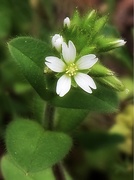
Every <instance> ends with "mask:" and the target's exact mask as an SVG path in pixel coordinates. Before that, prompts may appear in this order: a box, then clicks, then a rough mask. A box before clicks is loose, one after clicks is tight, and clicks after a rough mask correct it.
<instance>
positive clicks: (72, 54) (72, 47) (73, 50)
mask: <svg viewBox="0 0 134 180" xmlns="http://www.w3.org/2000/svg"><path fill="white" fill-rule="evenodd" d="M68 46H69V53H70V62H74V61H75V58H76V48H75V45H74V44H73V42H72V41H69V43H68Z"/></svg>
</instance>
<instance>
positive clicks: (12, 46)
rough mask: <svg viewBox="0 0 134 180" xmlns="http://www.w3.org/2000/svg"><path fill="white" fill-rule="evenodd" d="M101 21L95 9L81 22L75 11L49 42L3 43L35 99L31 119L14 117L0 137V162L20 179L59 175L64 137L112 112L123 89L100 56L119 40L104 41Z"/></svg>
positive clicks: (23, 40)
mask: <svg viewBox="0 0 134 180" xmlns="http://www.w3.org/2000/svg"><path fill="white" fill-rule="evenodd" d="M107 21H108V17H107V16H102V17H99V15H98V14H97V12H96V11H95V10H93V11H91V12H88V13H87V14H86V15H85V16H83V17H81V16H80V15H79V13H78V11H76V12H75V13H74V15H73V17H72V18H69V17H66V18H65V19H64V20H63V23H62V27H61V30H59V31H58V32H56V33H55V34H53V35H52V36H51V37H50V41H49V42H44V41H41V40H38V39H35V38H32V37H17V38H15V39H13V40H11V41H10V42H9V43H8V47H9V51H10V53H11V55H12V57H13V59H14V60H15V62H16V63H17V64H18V65H19V67H20V70H21V72H22V73H23V75H24V76H25V78H26V79H27V81H28V83H29V84H30V85H31V86H32V87H33V89H34V90H35V92H36V93H37V94H38V95H39V97H38V101H37V103H36V105H38V104H39V107H40V110H38V109H35V116H34V118H33V119H34V120H33V121H32V120H29V119H24V118H20V117H19V118H16V120H14V121H13V122H12V123H11V124H10V125H9V126H8V128H7V132H6V147H7V152H8V156H9V157H10V158H9V159H10V160H9V159H6V160H5V161H4V162H5V163H9V164H10V166H12V168H14V169H15V170H16V171H17V168H18V167H20V169H18V171H19V173H20V174H21V173H22V172H20V171H21V170H23V172H25V174H23V176H24V175H30V176H32V177H34V176H35V175H36V177H37V174H36V173H37V172H41V171H44V170H48V171H49V172H51V171H52V170H53V168H52V169H51V167H57V169H58V170H59V173H60V172H61V167H60V162H61V161H62V160H63V158H64V157H65V156H66V155H67V154H68V153H69V151H70V150H71V146H72V137H71V136H70V135H69V134H70V132H72V131H74V130H75V129H76V127H77V126H78V125H79V124H80V123H81V122H82V121H83V119H84V118H85V117H86V115H87V114H88V112H97V113H98V112H103V113H108V112H114V111H116V110H117V109H118V98H117V94H116V92H117V91H122V90H124V86H123V85H122V83H121V82H120V80H118V78H117V77H116V75H115V73H114V72H113V71H112V70H110V69H108V68H107V67H105V66H104V65H103V59H102V56H101V55H102V54H103V55H104V53H105V52H108V51H110V50H113V49H115V48H119V47H120V46H123V45H124V44H125V41H124V40H122V39H116V38H114V37H106V35H105V33H104V32H105V31H104V28H105V25H106V24H107ZM44 108H45V115H44V112H43V110H44ZM39 112H42V113H41V115H39ZM36 121H37V122H36ZM38 122H40V123H38ZM3 169H4V165H3ZM3 171H4V172H5V171H6V170H3ZM62 171H63V172H62V173H64V172H65V170H64V168H63V170H62ZM65 174H66V173H65ZM65 176H66V175H65ZM44 177H45V175H44ZM12 179H15V178H12ZM37 179H38V178H37ZM52 179H54V178H52Z"/></svg>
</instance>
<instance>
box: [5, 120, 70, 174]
mask: <svg viewBox="0 0 134 180" xmlns="http://www.w3.org/2000/svg"><path fill="white" fill-rule="evenodd" d="M71 144H72V142H71V139H70V137H69V136H67V135H66V134H64V133H58V132H52V131H44V129H43V128H42V127H41V126H40V125H39V124H37V123H36V122H33V121H29V120H25V119H17V120H15V121H13V122H12V123H11V124H10V125H9V126H8V128H7V132H6V147H7V151H8V152H9V154H10V155H11V157H12V159H13V160H14V161H15V162H16V163H17V164H18V165H19V166H20V167H21V168H23V169H24V170H25V172H27V173H29V172H37V171H41V170H43V169H45V168H48V167H50V166H52V165H54V164H55V163H57V162H58V161H60V160H62V159H63V158H64V156H65V155H66V154H67V153H68V151H69V150H70V148H71Z"/></svg>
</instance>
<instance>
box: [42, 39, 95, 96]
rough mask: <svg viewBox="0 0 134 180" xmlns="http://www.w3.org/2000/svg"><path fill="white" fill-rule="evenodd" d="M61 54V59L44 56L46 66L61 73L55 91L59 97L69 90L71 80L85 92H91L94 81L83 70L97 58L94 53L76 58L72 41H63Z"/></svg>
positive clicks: (89, 66) (90, 65)
mask: <svg viewBox="0 0 134 180" xmlns="http://www.w3.org/2000/svg"><path fill="white" fill-rule="evenodd" d="M62 56H63V60H62V59H59V58H57V57H55V56H48V57H46V58H45V60H46V62H45V64H46V65H47V67H49V68H50V69H51V70H52V71H54V72H57V73H62V76H61V77H60V78H59V80H58V82H57V86H56V93H57V94H58V95H59V96H60V97H62V96H64V95H65V94H66V93H67V92H68V91H69V90H70V88H71V82H72V80H74V81H75V82H76V84H77V85H78V86H79V87H81V88H82V89H83V90H84V91H86V92H87V93H92V90H91V88H92V89H96V85H95V82H94V81H93V79H92V78H91V77H90V76H89V75H87V74H85V73H84V72H83V71H84V70H88V69H89V68H91V67H92V66H93V65H94V64H95V63H96V62H97V61H98V58H96V56H95V55H94V54H88V55H85V56H82V57H81V58H80V59H78V60H76V48H75V46H74V44H73V42H72V41H69V42H68V45H67V44H66V43H65V42H63V44H62Z"/></svg>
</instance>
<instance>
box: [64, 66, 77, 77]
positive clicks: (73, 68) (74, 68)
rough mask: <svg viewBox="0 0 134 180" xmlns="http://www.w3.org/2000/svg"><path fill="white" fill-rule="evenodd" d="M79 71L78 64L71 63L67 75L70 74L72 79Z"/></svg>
mask: <svg viewBox="0 0 134 180" xmlns="http://www.w3.org/2000/svg"><path fill="white" fill-rule="evenodd" d="M77 70H78V68H77V66H76V64H74V63H71V64H70V65H68V67H67V68H66V74H68V75H69V76H70V77H71V76H74V75H76V71H77Z"/></svg>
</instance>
